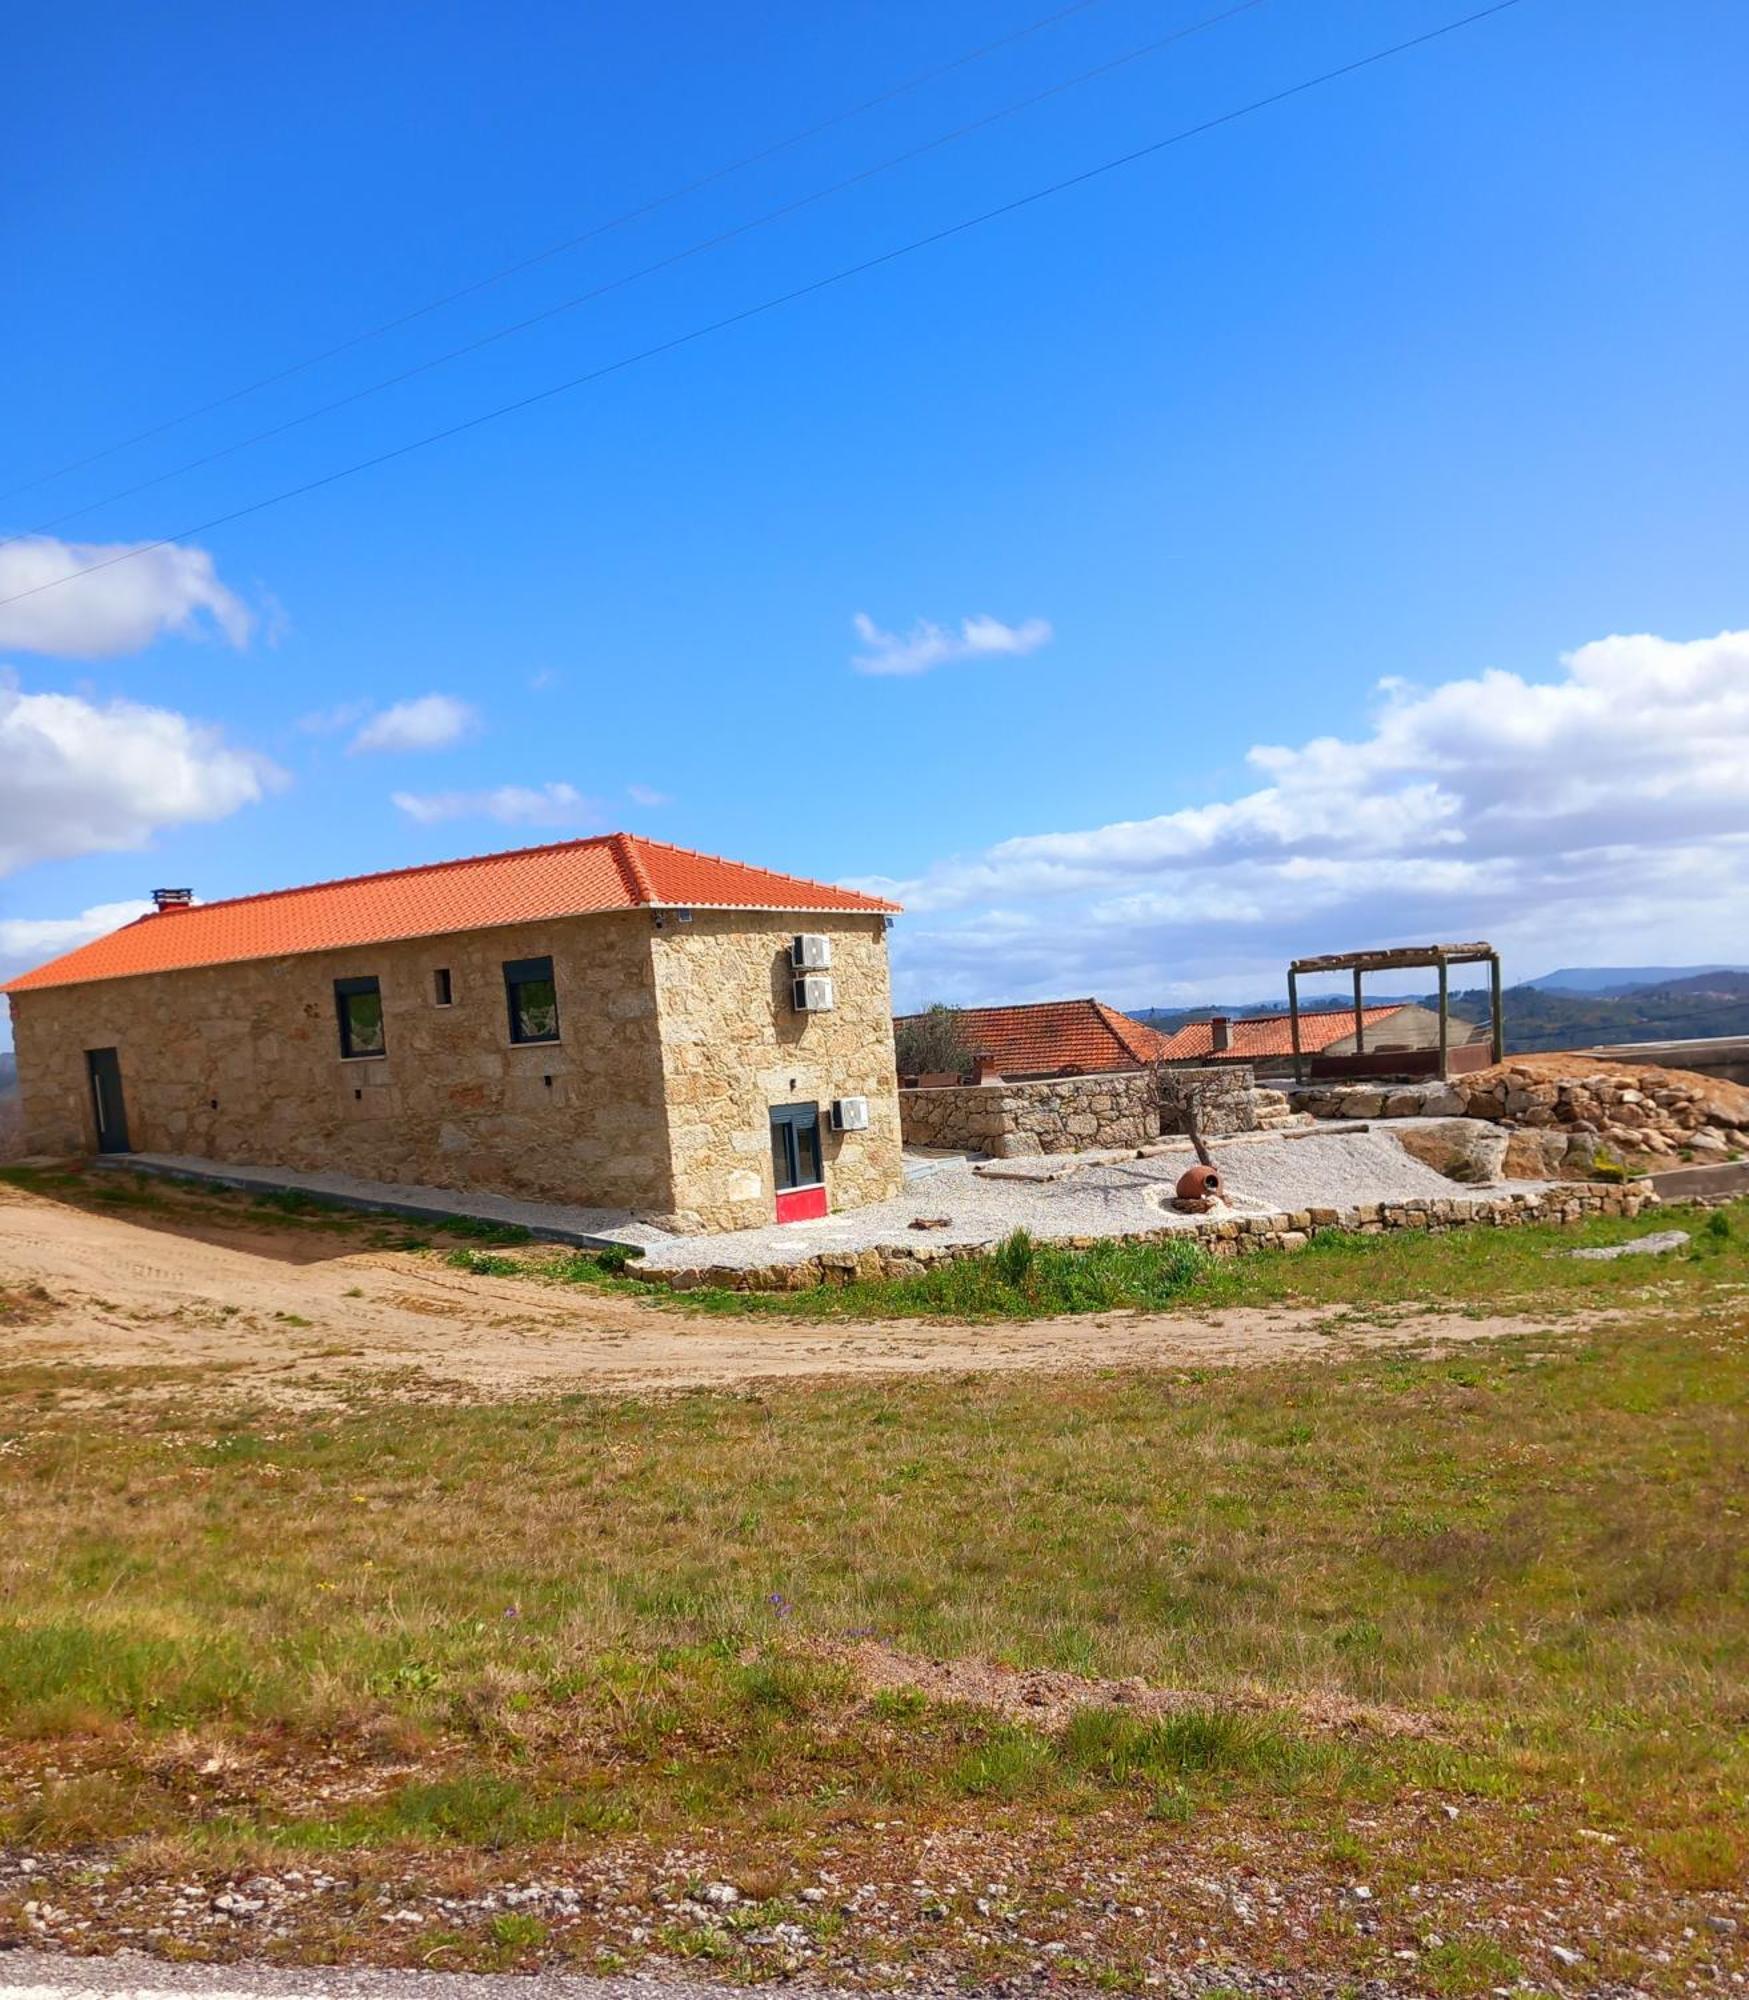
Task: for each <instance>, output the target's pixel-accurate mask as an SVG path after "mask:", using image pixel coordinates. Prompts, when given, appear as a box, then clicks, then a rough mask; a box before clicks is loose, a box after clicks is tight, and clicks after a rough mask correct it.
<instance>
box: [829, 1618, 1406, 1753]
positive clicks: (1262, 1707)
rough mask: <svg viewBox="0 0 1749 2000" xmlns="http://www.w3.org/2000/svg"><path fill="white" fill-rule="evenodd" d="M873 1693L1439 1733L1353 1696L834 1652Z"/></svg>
mask: <svg viewBox="0 0 1749 2000" xmlns="http://www.w3.org/2000/svg"><path fill="white" fill-rule="evenodd" d="M828 1657H830V1658H832V1659H835V1660H837V1661H839V1662H840V1663H841V1664H842V1665H844V1666H845V1667H847V1668H848V1669H849V1670H850V1672H851V1673H852V1674H853V1675H854V1676H855V1677H856V1679H857V1681H858V1682H859V1683H860V1684H861V1686H862V1687H863V1688H865V1689H866V1690H868V1691H869V1692H870V1693H875V1694H879V1693H888V1692H899V1693H911V1694H920V1695H923V1696H925V1697H926V1698H927V1699H928V1700H930V1701H932V1702H954V1703H964V1704H965V1705H966V1706H968V1707H971V1708H979V1709H987V1710H993V1711H994V1712H995V1713H997V1714H998V1715H1007V1716H1012V1717H1013V1718H1014V1720H1015V1721H1017V1722H1025V1723H1029V1724H1030V1725H1031V1726H1032V1727H1033V1728H1035V1729H1043V1730H1047V1731H1055V1730H1058V1729H1061V1728H1062V1727H1063V1726H1064V1725H1065V1724H1066V1723H1067V1722H1069V1721H1070V1720H1071V1719H1072V1718H1073V1717H1074V1716H1075V1714H1076V1713H1077V1712H1078V1711H1079V1710H1081V1709H1085V1708H1116V1709H1123V1710H1125V1711H1127V1712H1128V1713H1129V1714H1131V1715H1139V1716H1144V1717H1150V1718H1151V1717H1156V1716H1167V1715H1183V1714H1186V1713H1187V1712H1191V1711H1200V1710H1206V1709H1208V1708H1210V1707H1219V1708H1221V1709H1223V1710H1225V1709H1233V1708H1238V1709H1242V1710H1244V1711H1246V1712H1247V1713H1249V1714H1256V1715H1278V1716H1285V1715H1291V1716H1293V1717H1294V1718H1295V1719H1296V1720H1297V1721H1299V1722H1302V1723H1305V1724H1307V1725H1308V1726H1309V1727H1311V1728H1313V1729H1316V1730H1319V1731H1320V1732H1328V1733H1334V1734H1338V1735H1356V1734H1366V1735H1372V1736H1433V1735H1436V1734H1437V1733H1438V1732H1437V1729H1436V1726H1435V1724H1434V1721H1433V1719H1432V1717H1431V1716H1426V1715H1418V1714H1416V1713H1415V1712H1414V1711H1413V1710H1412V1709H1407V1708H1391V1707H1387V1706H1384V1705H1383V1704H1380V1703H1377V1702H1357V1701H1349V1700H1347V1699H1345V1698H1344V1697H1343V1696H1341V1695H1338V1694H1334V1693H1328V1692H1325V1691H1322V1690H1319V1691H1317V1692H1314V1693H1294V1694H1287V1693H1279V1692H1276V1691H1274V1690H1271V1689H1269V1688H1264V1687H1239V1688H1233V1687H1224V1688H1223V1689H1222V1690H1221V1693H1220V1695H1219V1696H1218V1697H1214V1696H1210V1695H1208V1694H1199V1693H1197V1692H1196V1691H1195V1690H1193V1689H1186V1688H1166V1687H1157V1686H1155V1685H1154V1683H1152V1682H1151V1681H1145V1680H1143V1679H1141V1678H1140V1676H1135V1677H1133V1678H1131V1679H1128V1680H1116V1681H1114V1680H1096V1679H1092V1678H1090V1677H1089V1676H1087V1675H1085V1674H1071V1673H1067V1672H1063V1671H1060V1670H1057V1669H1053V1668H1048V1667H1028V1668H1018V1667H1004V1666H1000V1665H998V1664H997V1663H996V1662H994V1661H992V1660H978V1659H963V1660H926V1659H920V1658H919V1657H918V1656H917V1655H916V1654H914V1653H901V1652H897V1651H895V1650H894V1649H893V1648H892V1647H891V1646H883V1645H881V1644H879V1643H878V1642H877V1641H875V1640H872V1639H871V1640H865V1641H862V1642H861V1643H859V1644H856V1645H845V1646H836V1647H832V1648H830V1649H828Z"/></svg>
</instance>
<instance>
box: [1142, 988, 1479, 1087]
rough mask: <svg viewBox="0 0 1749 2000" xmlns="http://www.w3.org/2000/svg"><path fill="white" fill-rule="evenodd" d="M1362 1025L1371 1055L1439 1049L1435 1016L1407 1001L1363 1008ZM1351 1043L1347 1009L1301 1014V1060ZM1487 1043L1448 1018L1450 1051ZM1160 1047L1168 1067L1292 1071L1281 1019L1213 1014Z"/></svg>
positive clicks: (1287, 1030)
mask: <svg viewBox="0 0 1749 2000" xmlns="http://www.w3.org/2000/svg"><path fill="white" fill-rule="evenodd" d="M1361 1020H1362V1023H1363V1024H1364V1028H1365V1034H1366V1046H1367V1050H1368V1053H1370V1054H1373V1055H1390V1054H1396V1053H1401V1052H1402V1051H1404V1050H1408V1049H1436V1048H1438V1046H1439V1016H1438V1015H1437V1014H1436V1013H1435V1012H1434V1011H1433V1009H1432V1008H1431V1007H1422V1006H1419V1005H1417V1004H1416V1002H1414V1001H1412V1000H1407V1001H1393V1002H1391V1003H1389V1004H1388V1005H1385V1006H1381V1007H1366V1008H1363V1009H1362V1011H1361ZM1355 1039H1356V1038H1355V1032H1354V1009H1353V1008H1352V1007H1337V1008H1320V1009H1316V1010H1313V1011H1310V1012H1306V1011H1302V1012H1301V1014H1300V1050H1301V1053H1302V1054H1304V1055H1307V1056H1351V1055H1353V1054H1354V1053H1355ZM1487 1039H1488V1030H1487V1029H1486V1028H1481V1027H1477V1026H1476V1025H1475V1024H1474V1023H1473V1022H1470V1021H1460V1020H1458V1019H1457V1018H1456V1017H1455V1016H1454V1017H1453V1019H1452V1022H1451V1042H1450V1045H1451V1047H1453V1048H1460V1047H1462V1046H1464V1045H1465V1044H1466V1043H1469V1042H1473V1041H1484V1042H1485V1041H1486V1040H1487ZM1164 1041H1165V1060H1166V1061H1167V1062H1169V1063H1195V1064H1208V1063H1246V1064H1249V1065H1250V1067H1251V1068H1252V1069H1253V1070H1254V1071H1255V1072H1256V1074H1257V1075H1259V1076H1286V1075H1288V1074H1290V1073H1291V1071H1292V1069H1293V1031H1292V1028H1291V1026H1290V1024H1289V1021H1288V1017H1287V1015H1286V1014H1259V1015H1254V1016H1252V1017H1251V1018H1249V1019H1245V1020H1234V1019H1232V1018H1231V1017H1230V1016H1229V1015H1226V1014H1216V1015H1214V1016H1213V1017H1212V1019H1210V1020H1207V1021H1187V1022H1186V1023H1185V1024H1184V1026H1183V1027H1182V1028H1179V1029H1178V1030H1177V1031H1176V1032H1175V1033H1173V1034H1170V1035H1167V1036H1165V1037H1164Z"/></svg>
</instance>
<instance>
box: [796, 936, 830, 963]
mask: <svg viewBox="0 0 1749 2000" xmlns="http://www.w3.org/2000/svg"><path fill="white" fill-rule="evenodd" d="M789 962H790V964H791V965H793V966H794V967H795V969H796V970H797V971H798V972H824V971H825V970H826V968H827V966H829V965H830V964H831V963H832V940H831V939H830V938H829V937H821V936H820V935H819V933H818V932H815V931H804V932H803V933H802V934H801V936H800V937H798V938H796V939H795V940H794V941H793V942H792V943H791V945H790V948H789Z"/></svg>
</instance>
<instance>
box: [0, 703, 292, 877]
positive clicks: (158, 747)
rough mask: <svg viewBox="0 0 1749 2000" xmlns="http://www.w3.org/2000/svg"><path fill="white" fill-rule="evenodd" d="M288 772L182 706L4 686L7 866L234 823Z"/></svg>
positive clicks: (0, 747) (0, 722)
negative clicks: (167, 830)
mask: <svg viewBox="0 0 1749 2000" xmlns="http://www.w3.org/2000/svg"><path fill="white" fill-rule="evenodd" d="M279 782H281V775H280V773H279V772H278V771H277V770H275V768H274V767H273V765H271V764H270V763H268V762H267V760H266V759H265V758H262V757H258V756H256V755H255V754H254V753H253V752H252V751H248V750H240V749H238V748H236V747H235V746H233V745H232V744H229V743H227V742H226V741H225V739H224V737H223V736H222V735H221V734H220V732H219V731H218V730H216V729H212V728H209V727H207V726H205V725H204V724H201V723H196V722H191V721H190V720H189V718H188V717H187V716H185V715H179V714H177V713H176V712H175V711H174V710H172V709H165V708H146V707H142V706H141V705H139V704H138V703H135V702H130V701H112V702H107V703H103V704H101V705H100V704H98V703H95V702H90V701H86V700H84V699H82V698H81V697H79V696H76V695H65V694H21V693H20V692H19V691H18V690H17V689H16V688H15V687H9V686H6V685H4V684H3V683H0V874H8V873H10V872H11V871H12V870H14V869H17V868H23V867H26V866H28V865H29V864H30V863H32V862H35V861H46V860H51V859H55V858H58V857H62V856H67V855H75V854H94V853H104V852H109V851H114V850H119V849H125V848H134V847H143V846H144V845H145V844H146V842H147V841H148V840H149V839H150V838H151V836H152V835H153V834H154V833H155V832H157V831H158V829H159V828H160V827H166V826H179V825H186V824H188V823H190V822H198V821H206V820H216V819H223V818H225V817H226V815H227V814H230V813H233V812H235V811H236V810H237V809H238V808H239V807H240V806H245V805H251V804H253V803H254V802H255V801H256V800H257V799H259V798H261V797H262V795H263V794H264V793H265V792H266V791H267V790H268V789H269V788H270V787H272V786H273V785H276V784H277V783H279Z"/></svg>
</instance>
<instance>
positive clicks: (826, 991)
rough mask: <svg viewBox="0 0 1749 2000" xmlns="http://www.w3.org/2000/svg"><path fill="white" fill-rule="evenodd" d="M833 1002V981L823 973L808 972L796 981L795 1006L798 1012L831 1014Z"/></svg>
mask: <svg viewBox="0 0 1749 2000" xmlns="http://www.w3.org/2000/svg"><path fill="white" fill-rule="evenodd" d="M832 1002H833V994H832V982H831V980H830V979H828V978H826V977H825V976H824V975H823V974H821V973H818V972H810V973H806V974H804V976H803V977H802V978H800V979H798V980H797V981H796V982H795V998H794V1006H795V1010H796V1012H797V1013H798V1014H829V1013H830V1012H831V1011H832Z"/></svg>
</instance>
